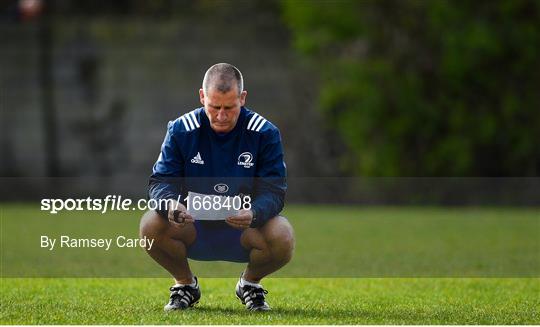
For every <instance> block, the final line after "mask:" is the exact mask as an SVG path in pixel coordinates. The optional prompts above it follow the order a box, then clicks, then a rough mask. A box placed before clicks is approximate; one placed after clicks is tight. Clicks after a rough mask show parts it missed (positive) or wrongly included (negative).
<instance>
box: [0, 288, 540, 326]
mask: <svg viewBox="0 0 540 327" xmlns="http://www.w3.org/2000/svg"><path fill="white" fill-rule="evenodd" d="M200 282H201V287H202V293H203V297H202V299H201V302H200V303H199V304H198V305H197V306H196V307H195V308H193V309H190V310H187V311H185V312H172V313H165V312H163V311H162V307H163V305H164V304H165V302H166V300H167V295H168V292H167V287H168V286H170V281H169V280H168V279H143V278H141V279H84V278H71V279H66V278H64V279H4V280H2V283H3V285H2V313H1V319H0V323H1V324H538V323H540V313H539V309H540V300H539V297H538V295H539V294H540V283H539V280H538V279H396V278H388V279H345V278H338V279H297V278H292V279H281V278H275V279H268V280H267V281H266V283H265V287H266V288H268V289H269V291H270V293H269V295H268V300H269V303H270V304H271V305H272V307H273V311H271V312H268V313H251V312H247V311H246V310H244V309H243V307H242V305H241V304H240V302H239V301H238V300H237V299H236V298H235V297H234V293H233V289H234V285H235V282H236V280H235V279H231V278H227V279H218V278H211V279H201V281H200Z"/></svg>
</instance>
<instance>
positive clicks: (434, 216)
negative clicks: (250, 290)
mask: <svg viewBox="0 0 540 327" xmlns="http://www.w3.org/2000/svg"><path fill="white" fill-rule="evenodd" d="M0 209H1V210H0V213H1V214H0V217H1V220H0V227H1V236H2V237H1V245H2V247H1V263H2V264H1V273H2V274H1V275H2V278H1V279H0V282H1V287H0V299H1V302H0V305H1V307H0V324H540V313H539V312H540V279H539V278H538V276H539V271H540V240H539V239H540V237H539V233H540V215H539V214H538V209H536V208H413V207H380V208H360V207H336V206H288V207H287V210H286V212H285V214H286V215H287V217H288V218H289V220H290V221H291V222H292V224H293V226H294V228H295V231H296V237H297V247H296V251H295V256H294V259H293V261H292V262H291V263H290V264H289V265H288V266H287V267H285V268H284V269H283V270H281V271H280V272H279V273H278V274H276V275H275V276H274V278H268V279H265V281H264V286H265V287H266V288H267V289H268V290H269V291H270V293H269V295H268V301H269V303H270V304H271V305H272V307H273V309H274V310H273V311H271V312H268V313H250V312H246V311H245V309H244V308H243V306H242V305H241V304H240V302H239V301H238V300H237V299H236V298H235V296H234V285H235V283H236V278H237V276H238V274H239V272H240V271H241V270H242V269H243V265H241V264H233V263H200V262H192V263H193V269H194V271H195V273H196V274H197V275H198V276H199V277H200V283H201V287H202V293H203V297H202V299H201V302H200V303H199V304H198V305H197V307H196V308H194V309H191V310H188V311H186V312H174V313H169V314H166V313H164V312H162V308H163V305H164V304H165V303H166V302H167V299H168V287H169V286H170V285H171V280H170V279H168V278H163V277H166V276H167V274H166V273H165V272H164V271H163V270H162V269H161V268H159V267H158V266H157V265H156V264H154V263H153V262H152V261H151V260H150V259H149V258H148V257H147V256H146V254H145V253H144V252H143V251H142V250H141V249H129V250H128V249H114V250H111V251H109V252H104V251H103V250H96V249H86V250H74V249H63V250H58V251H48V250H46V249H41V248H40V246H39V236H40V235H43V234H45V235H52V236H54V235H63V234H69V235H73V236H77V237H108V236H114V235H118V234H125V235H131V236H136V235H137V225H138V220H139V217H140V212H134V213H131V212H116V213H111V214H109V215H106V216H103V215H99V214H96V213H88V212H82V213H81V212H79V213H62V214H59V215H55V216H51V215H48V214H45V213H43V212H40V211H39V210H38V208H36V207H35V206H29V205H26V204H0ZM43 277H48V278H43ZM82 277H91V278H82ZM223 277H225V278H223ZM277 277H279V278H277ZM368 277H387V278H368ZM399 277H406V278H399ZM418 277H422V278H418ZM439 277H451V278H439ZM471 277H473V278H471Z"/></svg>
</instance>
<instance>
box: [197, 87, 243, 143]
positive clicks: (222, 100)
mask: <svg viewBox="0 0 540 327" xmlns="http://www.w3.org/2000/svg"><path fill="white" fill-rule="evenodd" d="M246 95H247V91H242V93H240V95H239V94H238V87H237V86H236V85H235V86H234V87H233V88H231V90H230V91H229V92H227V93H222V92H220V91H218V90H216V89H214V88H212V87H210V88H209V89H208V92H207V94H205V93H204V90H203V89H200V90H199V97H200V100H201V103H202V105H203V106H204V111H205V112H206V116H207V117H208V120H210V127H212V129H213V130H214V131H215V132H217V133H227V132H230V131H232V130H233V128H234V126H236V122H237V121H238V116H240V108H241V107H242V106H243V105H244V104H245V103H246Z"/></svg>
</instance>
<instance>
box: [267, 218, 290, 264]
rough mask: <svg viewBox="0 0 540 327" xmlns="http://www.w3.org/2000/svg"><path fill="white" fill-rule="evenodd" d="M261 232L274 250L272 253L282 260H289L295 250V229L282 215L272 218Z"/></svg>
mask: <svg viewBox="0 0 540 327" xmlns="http://www.w3.org/2000/svg"><path fill="white" fill-rule="evenodd" d="M261 232H262V234H263V236H264V238H265V240H266V242H267V244H268V246H269V248H270V250H271V252H272V255H273V256H274V257H276V258H279V259H280V260H282V261H285V262H289V261H290V260H291V258H292V255H293V251H294V244H295V238H294V230H293V228H292V226H291V224H290V223H289V221H288V220H287V218H285V217H282V216H277V217H274V218H272V219H270V220H269V221H268V222H267V223H266V224H265V225H264V226H263V227H262V228H261Z"/></svg>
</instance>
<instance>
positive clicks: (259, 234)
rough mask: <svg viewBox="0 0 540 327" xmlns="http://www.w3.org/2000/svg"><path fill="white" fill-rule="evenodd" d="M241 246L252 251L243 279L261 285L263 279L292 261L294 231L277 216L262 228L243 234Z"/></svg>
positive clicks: (247, 230) (249, 230) (287, 222)
mask: <svg viewBox="0 0 540 327" xmlns="http://www.w3.org/2000/svg"><path fill="white" fill-rule="evenodd" d="M241 244H242V246H243V247H245V248H247V249H251V252H250V260H249V263H248V265H247V268H246V270H245V271H244V274H243V278H244V280H246V281H249V282H252V283H259V282H260V280H261V279H262V278H264V277H265V276H267V275H269V274H271V273H273V272H275V271H277V270H278V269H280V268H281V267H283V266H285V265H286V264H287V263H288V262H289V261H290V260H291V258H292V254H293V251H294V231H293V228H292V226H291V224H290V223H289V221H288V220H287V219H286V218H284V217H281V216H277V217H274V218H272V219H270V220H269V221H268V222H267V223H266V224H265V225H264V226H263V227H261V228H248V229H246V230H245V231H244V232H243V234H242V237H241Z"/></svg>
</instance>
